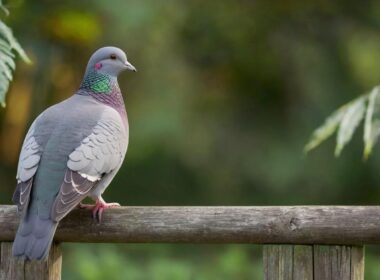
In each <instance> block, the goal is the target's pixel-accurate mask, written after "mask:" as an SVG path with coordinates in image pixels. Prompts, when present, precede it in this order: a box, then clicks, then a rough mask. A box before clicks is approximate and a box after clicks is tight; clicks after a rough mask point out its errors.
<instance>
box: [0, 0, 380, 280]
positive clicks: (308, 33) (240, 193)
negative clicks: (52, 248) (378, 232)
mask: <svg viewBox="0 0 380 280" xmlns="http://www.w3.org/2000/svg"><path fill="white" fill-rule="evenodd" d="M5 4H6V6H7V7H8V8H9V9H10V11H11V15H10V16H9V17H7V18H6V22H7V24H9V25H10V26H11V27H12V28H13V30H14V32H15V34H16V37H17V38H18V39H19V41H20V43H21V44H22V45H23V47H24V48H25V49H26V51H27V53H28V55H29V56H30V57H31V59H32V60H33V62H34V64H33V65H32V66H29V65H24V64H22V63H19V65H18V69H17V71H16V78H15V81H14V82H13V83H12V85H11V89H10V92H9V94H8V98H7V108H6V109H1V110H0V180H1V182H2V185H1V189H0V203H3V204H10V203H11V195H12V192H13V189H14V187H15V179H14V178H15V174H16V164H17V159H18V153H19V149H20V146H21V143H22V139H23V137H24V135H25V132H26V130H27V128H28V127H29V125H30V123H31V121H32V120H33V119H34V118H35V117H36V116H37V115H38V114H39V113H41V112H42V111H43V110H44V109H45V108H46V107H47V106H49V105H51V104H54V103H56V102H59V101H61V100H63V99H65V98H67V97H68V96H70V95H72V94H73V93H74V92H75V90H76V89H77V88H78V86H79V83H80V81H81V79H82V75H83V72H84V69H85V66H86V63H87V60H88V58H89V56H90V55H91V54H92V52H93V51H94V50H95V49H97V48H99V47H101V46H105V45H115V46H118V47H120V48H122V49H124V50H126V51H127V54H128V58H129V60H130V61H131V62H132V63H133V64H134V65H135V66H136V67H137V69H138V70H139V72H137V73H136V74H134V73H127V74H124V75H122V76H121V77H120V86H121V88H122V90H123V93H124V97H125V102H126V106H127V111H128V114H129V121H130V144H129V150H128V154H127V157H126V160H125V163H124V165H123V167H122V169H121V171H120V172H119V175H118V176H117V177H116V178H115V180H114V181H113V183H112V185H111V186H110V188H109V189H108V190H107V191H106V193H105V196H104V197H105V199H106V200H107V201H118V202H120V203H121V204H123V205H298V204H318V205H319V204H329V205H337V204H352V205H357V204H362V205H371V204H379V202H380V174H379V170H380V169H379V168H380V151H379V150H378V149H375V151H374V154H373V156H372V157H371V158H370V160H369V161H368V162H366V163H363V162H362V160H361V155H362V143H361V142H362V139H361V137H362V136H361V134H358V135H356V137H355V139H354V141H353V143H351V144H350V146H349V147H348V148H347V149H346V150H345V151H344V153H343V155H342V156H341V158H339V159H337V160H335V159H334V158H333V149H334V141H333V140H330V141H329V142H328V143H326V144H324V145H322V147H321V148H319V149H318V150H316V151H314V152H312V153H311V154H310V155H308V156H307V157H306V156H305V155H304V154H303V152H302V149H303V145H304V144H305V143H306V142H307V140H308V138H309V135H310V134H311V132H312V131H313V129H314V128H316V127H317V126H318V125H319V124H320V123H321V122H322V121H323V119H324V117H325V116H327V115H328V114H329V113H330V112H331V111H332V110H333V109H335V108H337V107H338V106H339V105H340V104H342V103H345V102H347V101H349V100H351V99H353V98H354V97H355V96H357V95H358V94H360V93H363V92H365V91H367V90H369V89H371V88H372V87H373V86H374V85H376V84H379V83H380V63H379V62H380V2H379V1H361V2H359V1H321V0H320V1H296V0H288V1H266V0H255V1H246V0H220V1H199V0H188V1H174V0H166V1H154V0H148V1H138V0H134V1H121V0H120V1H117V0H108V1H101V0H94V1H74V0H68V1H61V2H58V1H53V0H40V1H22V0H14V1H10V2H8V3H5ZM63 248H64V260H63V279H88V280H90V279H91V280H92V279H105V278H107V279H131V280H134V279H137V280H139V279H153V280H155V279H157V280H159V279H169V280H170V279H173V280H174V279H185V280H186V279H205V280H206V279H207V280H208V279H261V278H262V261H261V247H260V246H248V245H228V246H227V245H197V246H194V245H192V246H190V245H164V244H163V245H149V244H147V245H133V244H125V245H114V244H104V245H99V244H64V245H63ZM379 264H380V250H379V248H378V247H375V246H373V247H372V246H369V247H368V248H367V251H366V279H380V265H379ZM115 272H117V273H115ZM120 275H121V276H122V277H120Z"/></svg>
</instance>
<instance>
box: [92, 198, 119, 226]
mask: <svg viewBox="0 0 380 280" xmlns="http://www.w3.org/2000/svg"><path fill="white" fill-rule="evenodd" d="M119 206H120V204H119V203H116V202H111V203H107V202H105V201H104V200H103V199H102V198H100V199H97V200H96V204H95V206H93V208H92V217H93V218H94V220H97V221H98V222H99V223H101V221H102V214H103V211H104V209H108V208H115V207H119Z"/></svg>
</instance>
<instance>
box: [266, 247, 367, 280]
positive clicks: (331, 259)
mask: <svg viewBox="0 0 380 280" xmlns="http://www.w3.org/2000/svg"><path fill="white" fill-rule="evenodd" d="M290 247H291V248H289V245H265V246H264V258H263V259H264V275H265V279H268V280H275V279H276V280H277V279H278V280H297V279H305V280H363V279H364V249H363V247H361V246H336V245H331V246H326V245H314V246H311V245H291V246H290ZM281 250H286V251H292V252H293V253H292V254H282V255H281V254H280V253H279V252H281ZM284 263H286V264H287V265H288V266H292V268H291V269H290V268H289V267H288V268H287V269H286V270H287V271H290V270H291V271H292V274H289V273H287V274H285V273H282V272H283V271H284V267H283V264H284Z"/></svg>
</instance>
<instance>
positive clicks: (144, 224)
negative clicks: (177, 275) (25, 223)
mask: <svg viewBox="0 0 380 280" xmlns="http://www.w3.org/2000/svg"><path fill="white" fill-rule="evenodd" d="M18 222H19V220H18V216H17V214H16V207H14V206H0V242H2V251H1V254H2V255H1V256H7V257H6V259H8V258H9V254H7V252H8V253H9V245H7V244H9V243H7V242H9V241H12V240H13V238H14V235H15V232H16V229H17V226H18ZM55 241H56V242H104V243H106V242H108V243H109V242H113V243H115V242H118V243H121V242H122V243H152V242H161V243H247V244H248V243H255V244H310V246H306V247H305V246H301V247H300V246H299V245H294V246H289V245H278V246H274V247H273V246H272V247H270V246H266V247H265V248H264V267H265V271H266V272H265V275H266V279H322V280H324V279H355V280H358V279H363V278H362V277H363V268H364V257H363V247H362V246H353V245H363V244H379V243H380V207H378V206H366V207H364V206H271V207H121V208H117V209H108V210H107V211H105V213H104V215H103V221H102V224H97V223H95V222H94V221H93V220H92V216H91V214H90V212H89V211H88V210H80V209H77V210H74V211H73V212H72V213H70V214H69V215H68V216H67V217H66V218H65V219H64V220H63V221H62V222H61V223H60V226H59V227H58V230H57V233H56V236H55ZM315 244H319V245H321V244H326V245H334V246H319V245H315ZM336 245H349V246H336ZM55 246H58V245H55ZM57 248H58V247H56V248H55V249H53V250H52V254H55V255H53V257H52V258H53V259H54V261H53V262H52V263H55V264H57V263H56V262H57V260H60V257H59V256H58V257H57V254H58V253H57V252H58V251H59V248H58V249H57ZM300 248H303V249H302V250H306V252H308V253H307V254H308V255H307V256H309V258H307V257H302V256H303V255H300V256H301V257H300V256H299V255H298V253H299V252H300ZM304 248H307V249H304ZM7 250H8V251H7ZM302 250H301V251H302ZM58 255H59V254H58ZM289 256H291V257H289ZM310 256H312V257H310ZM50 259H51V258H50ZM290 261H291V263H289V262H290ZM5 263H7V264H5ZM14 263H17V262H14ZM301 264H302V265H301ZM18 265H21V264H18ZM22 265H23V266H24V268H25V266H26V265H28V262H23V263H22ZM10 267H12V265H10V262H9V261H7V262H5V261H4V257H2V258H1V266H0V279H9V278H1V276H2V275H8V276H9V273H11V271H13V270H14V269H13V270H12V269H11V268H10ZM56 267H60V265H58V266H57V265H56ZM290 267H291V268H292V269H291V274H289V271H288V272H286V271H287V270H286V269H289V268H290ZM317 267H318V269H317V270H316V269H315V268H317ZM322 267H324V268H325V270H323V269H322ZM300 269H303V270H302V271H307V273H308V277H306V278H300V277H298V276H297V275H304V274H302V273H301V272H300V271H301V270H300ZM334 269H335V270H334ZM5 270H6V272H5ZM24 270H25V269H24ZM46 271H50V272H49V273H50V274H52V275H55V274H56V272H54V273H51V271H56V269H50V270H49V269H46ZM321 271H330V272H331V273H330V274H329V275H330V276H329V278H321V277H319V276H318V275H319V274H318V273H319V272H321ZM333 271H338V272H339V271H341V272H342V271H343V272H342V273H340V274H339V273H335V274H333V273H332V272H333ZM347 271H349V273H348V272H347ZM270 272H272V273H270ZM344 272H347V273H344ZM6 273H8V274H6ZM46 273H47V272H46ZM310 273H311V274H310ZM321 273H322V272H321ZM326 273H329V272H326ZM50 274H49V275H50ZM289 275H291V276H289ZM321 275H322V274H321ZM323 275H327V274H323ZM334 275H335V276H336V275H344V277H343V276H342V277H343V278H336V277H338V276H336V277H335V276H334ZM354 276H355V277H354ZM303 277H304V276H303ZM310 277H312V278H310ZM324 277H325V276H324ZM334 277H335V278H334ZM346 277H349V278H346ZM15 279H17V278H15ZM20 279H24V278H20ZM25 279H26V278H25ZM30 279H37V278H30ZM38 279H43V278H41V277H40V278H38ZM46 279H57V278H51V277H50V278H46Z"/></svg>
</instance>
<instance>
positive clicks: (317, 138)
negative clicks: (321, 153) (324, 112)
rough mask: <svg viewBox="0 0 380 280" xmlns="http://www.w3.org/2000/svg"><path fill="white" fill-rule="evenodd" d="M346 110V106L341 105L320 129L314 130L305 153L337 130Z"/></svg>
mask: <svg viewBox="0 0 380 280" xmlns="http://www.w3.org/2000/svg"><path fill="white" fill-rule="evenodd" d="M346 110H347V105H343V106H342V107H340V108H339V109H338V110H336V111H335V112H334V113H332V114H331V115H330V116H329V117H328V118H327V119H326V120H325V122H324V123H323V124H322V125H321V126H320V127H318V128H317V129H316V130H314V132H313V134H312V136H311V139H310V140H309V142H308V143H307V144H306V146H305V148H304V152H305V153H308V152H310V151H311V150H313V149H315V148H316V147H317V146H319V145H320V144H321V143H322V142H323V141H325V140H326V139H327V138H329V137H330V136H331V135H332V134H333V133H334V132H335V130H336V129H337V128H338V125H339V123H340V122H341V120H342V119H343V117H344V114H345V113H346Z"/></svg>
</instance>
